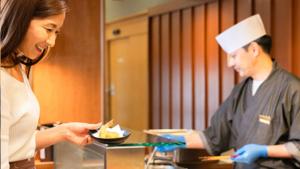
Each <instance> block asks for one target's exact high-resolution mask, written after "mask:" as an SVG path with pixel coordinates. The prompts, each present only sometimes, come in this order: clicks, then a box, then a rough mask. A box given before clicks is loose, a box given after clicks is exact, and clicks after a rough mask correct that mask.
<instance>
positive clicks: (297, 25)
mask: <svg viewBox="0 0 300 169" xmlns="http://www.w3.org/2000/svg"><path fill="white" fill-rule="evenodd" d="M292 16H293V47H292V48H293V53H292V58H293V60H292V63H293V69H292V71H293V72H294V73H295V74H296V75H297V76H298V77H300V66H299V65H300V31H299V30H300V22H299V21H300V1H297V0H294V1H293V15H292Z"/></svg>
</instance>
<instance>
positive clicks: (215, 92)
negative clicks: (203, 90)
mask: <svg viewBox="0 0 300 169" xmlns="http://www.w3.org/2000/svg"><path fill="white" fill-rule="evenodd" d="M206 22H207V23H206V26H207V27H206V30H207V31H206V33H207V39H206V43H207V46H206V50H207V52H206V54H207V55H206V57H207V59H206V60H207V62H206V65H207V73H208V74H207V75H208V78H207V84H208V85H207V97H208V99H207V101H208V110H207V113H208V120H209V119H210V118H211V117H212V115H213V114H214V113H215V111H216V110H217V109H218V107H219V101H220V98H219V96H220V93H219V91H220V87H219V82H220V80H219V74H220V73H219V51H218V49H219V47H218V44H217V42H216V40H215V37H216V36H217V35H218V32H219V30H218V28H219V22H218V4H217V3H210V4H207V18H206ZM208 124H209V123H208ZM206 127H207V126H206Z"/></svg>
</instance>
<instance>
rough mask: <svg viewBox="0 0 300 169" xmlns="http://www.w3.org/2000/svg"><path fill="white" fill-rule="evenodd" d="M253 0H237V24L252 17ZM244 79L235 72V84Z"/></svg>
mask: <svg viewBox="0 0 300 169" xmlns="http://www.w3.org/2000/svg"><path fill="white" fill-rule="evenodd" d="M252 5H253V0H236V16H235V19H236V20H235V21H236V23H237V22H239V21H241V20H243V19H246V18H247V17H249V16H251V14H252V12H253V6H252ZM243 79H244V78H242V77H240V76H239V74H238V72H235V83H239V82H241V81H242V80H243Z"/></svg>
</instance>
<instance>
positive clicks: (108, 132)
mask: <svg viewBox="0 0 300 169" xmlns="http://www.w3.org/2000/svg"><path fill="white" fill-rule="evenodd" d="M89 134H90V135H91V137H92V138H93V139H95V140H97V141H98V142H100V143H104V144H121V143H123V142H124V141H125V140H126V139H127V138H128V137H129V136H130V134H131V133H130V132H129V131H127V130H125V129H122V128H121V127H120V125H118V124H117V125H114V122H113V120H111V121H109V122H108V123H106V124H104V125H101V126H100V128H99V129H98V130H90V131H89Z"/></svg>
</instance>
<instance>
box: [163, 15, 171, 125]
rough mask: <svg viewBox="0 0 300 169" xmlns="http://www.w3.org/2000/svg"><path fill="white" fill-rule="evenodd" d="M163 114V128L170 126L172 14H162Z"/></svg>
mask: <svg viewBox="0 0 300 169" xmlns="http://www.w3.org/2000/svg"><path fill="white" fill-rule="evenodd" d="M161 21H162V22H161V77H162V78H161V89H162V91H161V94H162V95H161V99H162V100H161V103H162V104H161V116H162V128H170V127H171V126H170V80H171V78H170V56H171V55H170V43H171V40H170V16H169V14H168V13H167V14H164V15H162V16H161Z"/></svg>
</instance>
